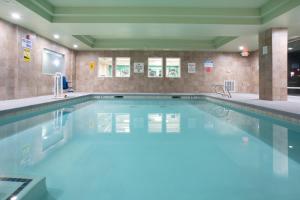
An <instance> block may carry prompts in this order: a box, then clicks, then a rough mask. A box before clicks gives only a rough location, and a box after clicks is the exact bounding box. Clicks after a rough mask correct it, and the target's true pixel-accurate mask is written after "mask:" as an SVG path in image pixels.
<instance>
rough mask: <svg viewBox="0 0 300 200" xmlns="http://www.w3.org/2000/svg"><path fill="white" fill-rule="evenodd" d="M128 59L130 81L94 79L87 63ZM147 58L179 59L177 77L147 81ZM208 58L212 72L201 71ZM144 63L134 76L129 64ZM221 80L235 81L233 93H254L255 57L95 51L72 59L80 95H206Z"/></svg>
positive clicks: (164, 52)
mask: <svg viewBox="0 0 300 200" xmlns="http://www.w3.org/2000/svg"><path fill="white" fill-rule="evenodd" d="M101 56H106V57H114V58H115V57H131V62H132V63H131V64H132V67H131V77H130V78H116V77H114V78H98V77H97V67H96V69H95V70H94V71H91V70H90V69H89V63H90V62H97V60H98V57H101ZM148 57H164V58H166V57H180V58H181V62H182V68H181V78H179V79H170V78H148V77H147V60H148ZM206 59H212V60H213V61H214V63H215V68H214V70H213V72H211V73H207V72H205V71H204V67H203V62H204V61H205V60H206ZM134 62H144V63H145V73H144V74H134V73H133V63H134ZM190 62H195V63H196V64H197V73H195V74H189V73H188V72H187V71H188V70H187V64H188V63H190ZM224 80H235V81H236V84H237V92H244V93H257V92H258V54H257V53H252V55H251V56H250V57H248V58H243V57H241V56H240V55H239V54H238V53H212V52H210V53H209V52H166V51H97V52H78V53H77V56H76V85H77V87H76V89H77V91H82V92H83V91H84V92H145V93H146V92H153V93H164V92H190V93H192V92H210V91H211V87H210V85H211V84H223V83H224Z"/></svg>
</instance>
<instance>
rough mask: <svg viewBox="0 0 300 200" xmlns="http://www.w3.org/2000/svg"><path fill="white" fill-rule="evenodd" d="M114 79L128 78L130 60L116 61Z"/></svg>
mask: <svg viewBox="0 0 300 200" xmlns="http://www.w3.org/2000/svg"><path fill="white" fill-rule="evenodd" d="M116 77H130V58H117V59H116Z"/></svg>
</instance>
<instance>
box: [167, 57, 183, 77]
mask: <svg viewBox="0 0 300 200" xmlns="http://www.w3.org/2000/svg"><path fill="white" fill-rule="evenodd" d="M168 59H178V60H179V66H178V69H179V73H178V76H176V77H172V76H169V75H168V73H167V72H168V67H175V66H168ZM165 71H166V72H165V73H166V78H172V79H173V78H181V58H180V57H168V58H166V69H165Z"/></svg>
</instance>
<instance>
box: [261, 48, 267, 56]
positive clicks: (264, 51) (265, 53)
mask: <svg viewBox="0 0 300 200" xmlns="http://www.w3.org/2000/svg"><path fill="white" fill-rule="evenodd" d="M262 55H268V46H264V47H263V48H262Z"/></svg>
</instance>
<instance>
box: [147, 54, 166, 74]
mask: <svg viewBox="0 0 300 200" xmlns="http://www.w3.org/2000/svg"><path fill="white" fill-rule="evenodd" d="M148 77H150V78H161V77H163V62H162V58H149V59H148Z"/></svg>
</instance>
